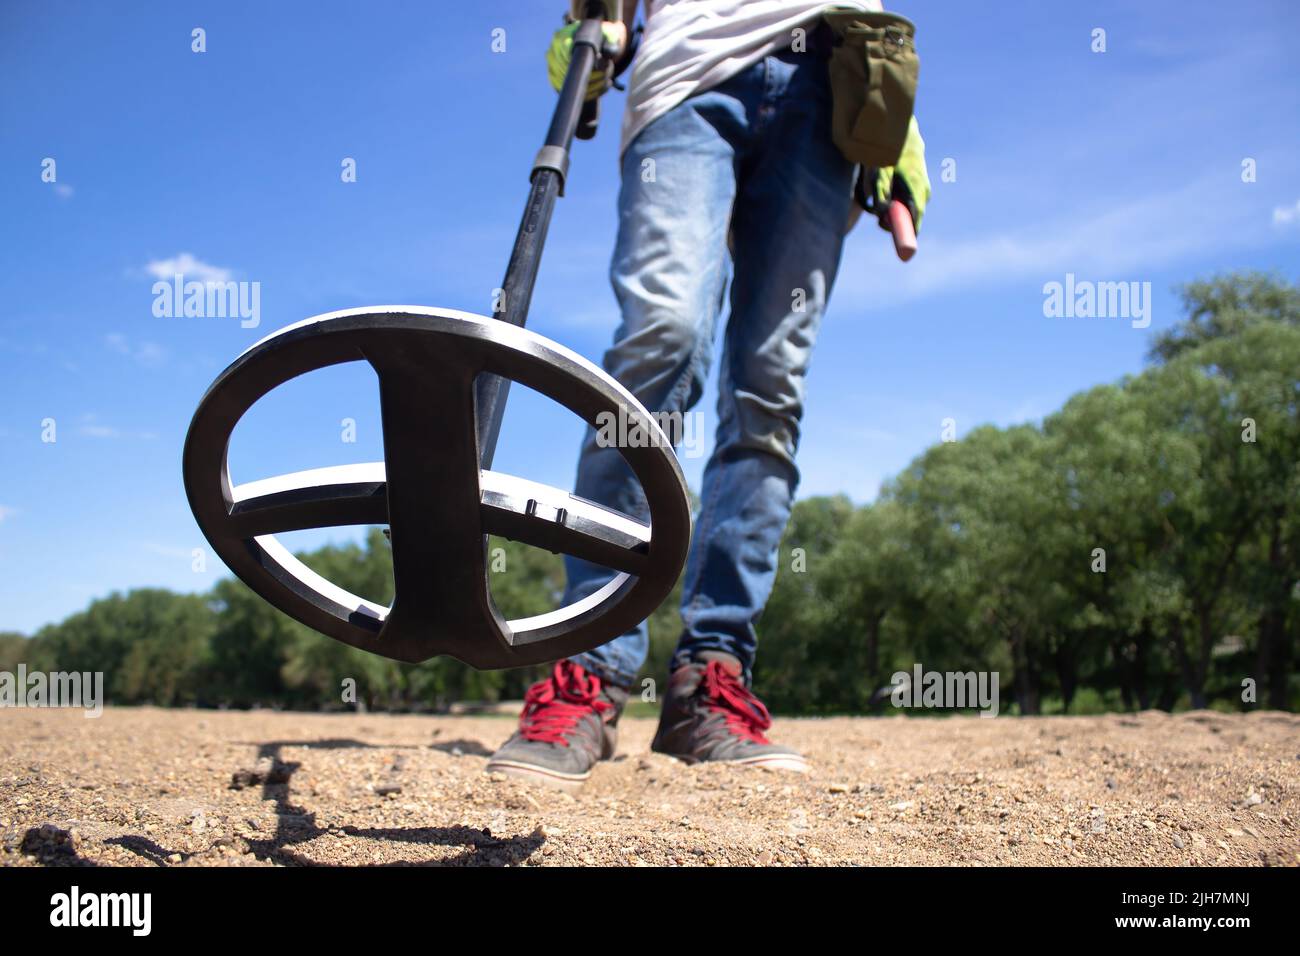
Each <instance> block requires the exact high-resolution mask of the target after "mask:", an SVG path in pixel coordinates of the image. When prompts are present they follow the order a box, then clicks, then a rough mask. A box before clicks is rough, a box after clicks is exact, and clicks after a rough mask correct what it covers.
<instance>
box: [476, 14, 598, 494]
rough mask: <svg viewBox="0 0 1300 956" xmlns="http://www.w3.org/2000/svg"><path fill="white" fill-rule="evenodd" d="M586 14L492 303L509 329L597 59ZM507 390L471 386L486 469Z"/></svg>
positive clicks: (494, 382) (524, 299)
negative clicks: (508, 260)
mask: <svg viewBox="0 0 1300 956" xmlns="http://www.w3.org/2000/svg"><path fill="white" fill-rule="evenodd" d="M586 12H587V16H586V18H585V19H584V20H583V21H582V23H581V25H580V26H579V27H578V30H577V33H576V34H574V37H573V56H572V58H571V59H570V61H569V72H568V73H567V74H566V76H565V78H564V86H563V87H562V88H561V89H560V99H559V102H558V103H556V105H555V113H554V115H553V116H552V117H551V128H550V129H549V130H548V131H547V133H546V143H545V145H543V146H542V148H541V150H540V151H539V152H538V154H537V159H536V161H535V162H534V163H533V171H532V176H531V179H532V187H531V188H530V189H529V191H528V205H527V206H525V207H524V216H523V219H522V220H521V221H520V223H519V231H518V233H516V234H515V245H514V248H513V249H512V250H511V252H510V263H509V265H507V266H506V277H505V280H504V281H503V282H502V283H501V297H500V299H499V301H498V302H497V308H496V310H495V317H496V318H498V319H500V320H501V321H503V322H509V323H510V324H511V325H518V326H523V324H524V323H525V322H526V321H527V319H528V306H529V303H530V302H531V301H532V298H533V286H534V284H535V283H536V282H537V268H538V266H539V265H540V263H541V259H542V246H543V244H544V243H545V242H546V230H547V229H548V228H549V226H550V224H551V213H552V212H554V210H555V200H556V197H557V196H559V195H561V194H562V193H563V192H564V178H565V176H566V174H567V173H568V167H569V147H570V146H571V145H573V136H574V133H575V132H576V131H577V129H578V122H579V119H580V117H581V116H582V113H583V101H584V100H585V99H586V94H587V83H588V81H589V80H590V78H591V71H592V70H593V69H594V68H595V65H596V59H597V57H598V56H599V51H600V46H601V42H602V35H601V19H602V13H603V5H602V4H601V3H599V2H594V3H590V4H588V6H587V11H586ZM509 389H510V381H509V380H508V379H503V378H499V377H497V376H495V375H486V374H484V375H480V376H479V379H478V383H477V385H476V386H475V403H476V409H477V411H476V417H477V428H478V440H479V458H480V464H481V467H483V468H484V469H490V468H491V467H492V457H493V455H494V454H495V452H496V446H497V437H498V436H499V435H500V432H501V417H502V415H503V414H504V413H505V407H506V397H507V395H508V393H509Z"/></svg>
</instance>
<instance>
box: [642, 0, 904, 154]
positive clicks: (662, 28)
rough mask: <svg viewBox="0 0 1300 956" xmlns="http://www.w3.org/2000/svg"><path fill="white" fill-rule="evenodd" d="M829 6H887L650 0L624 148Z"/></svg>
mask: <svg viewBox="0 0 1300 956" xmlns="http://www.w3.org/2000/svg"><path fill="white" fill-rule="evenodd" d="M831 6H843V7H857V8H858V9H859V10H880V9H881V6H880V0H837V2H832V3H828V2H827V0H645V32H644V33H643V34H642V36H641V47H640V49H639V50H638V51H637V54H636V62H635V64H633V67H632V78H631V81H630V82H629V83H628V90H627V107H626V109H625V110H624V111H623V142H622V145H621V146H620V147H619V154H620V155H622V153H623V152H624V151H625V150H626V149H627V147H628V144H629V143H631V142H632V140H633V139H635V138H636V134H637V133H639V132H641V130H643V129H644V128H645V127H646V124H648V123H649V122H650V121H651V120H654V119H656V118H658V117H660V116H662V115H663V114H664V113H667V112H668V111H669V110H670V109H672V108H673V107H674V106H676V105H677V104H678V103H680V102H681V101H682V100H684V99H686V98H687V97H688V96H691V95H692V94H694V93H699V92H701V91H702V90H707V89H709V88H710V87H714V86H717V85H718V84H719V83H722V82H723V81H724V80H727V79H730V78H731V77H733V76H735V75H736V74H737V73H739V72H740V71H741V70H743V69H744V68H745V67H747V66H749V65H750V64H751V63H756V62H758V61H759V60H761V59H762V58H763V57H765V56H767V55H768V54H769V53H772V52H774V51H776V50H779V49H783V48H784V47H787V46H789V45H790V42H791V39H792V34H791V31H792V30H794V29H795V28H796V27H799V26H803V27H805V28H810V27H811V26H812V23H811V21H813V20H814V19H815V18H816V17H817V16H818V15H819V14H820V13H821V12H822V11H823V10H824V9H826V8H827V7H831Z"/></svg>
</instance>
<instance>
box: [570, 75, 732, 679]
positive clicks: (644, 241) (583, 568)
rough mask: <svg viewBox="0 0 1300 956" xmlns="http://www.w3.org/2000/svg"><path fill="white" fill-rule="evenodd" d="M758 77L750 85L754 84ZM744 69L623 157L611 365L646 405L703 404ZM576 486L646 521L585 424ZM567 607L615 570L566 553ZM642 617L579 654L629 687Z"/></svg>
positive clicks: (611, 453)
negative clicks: (618, 313) (617, 312)
mask: <svg viewBox="0 0 1300 956" xmlns="http://www.w3.org/2000/svg"><path fill="white" fill-rule="evenodd" d="M751 85H752V84H751ZM743 90H744V74H742V76H741V77H739V78H737V80H736V81H733V82H731V83H727V84H723V85H722V86H721V87H719V88H718V89H716V90H712V91H709V92H706V93H703V94H701V95H699V96H696V97H692V98H691V99H689V100H687V101H685V102H684V103H682V104H681V105H679V106H677V107H676V108H675V109H673V110H671V111H670V112H669V113H667V114H665V115H664V116H662V117H660V118H659V119H657V120H655V121H654V122H653V123H651V124H650V125H649V126H647V127H646V129H645V130H643V131H642V133H641V134H640V135H639V136H638V137H637V138H636V139H635V140H634V141H633V142H632V144H631V145H630V146H629V147H628V150H627V152H626V153H625V154H624V156H623V164H622V177H623V178H622V188H621V190H620V193H619V203H618V208H619V228H618V242H617V246H616V248H615V250H614V256H613V260H612V262H611V265H610V280H611V283H612V285H613V287H614V293H615V295H616V297H617V299H618V303H619V307H620V309H621V310H622V324H621V325H620V326H619V328H618V330H617V332H616V333H615V336H614V344H613V346H612V347H611V348H610V349H609V351H607V352H606V353H605V358H604V368H605V370H606V371H607V372H609V373H610V374H611V375H613V376H614V377H615V378H616V379H618V380H619V381H620V382H621V383H622V384H623V385H624V386H625V387H626V388H627V389H628V390H629V391H630V392H632V394H633V395H635V396H636V398H637V400H638V401H640V402H641V404H642V405H644V406H645V407H646V408H647V409H648V410H649V411H651V412H652V413H653V412H662V411H666V412H676V413H684V412H686V411H687V410H689V409H690V408H691V407H692V406H693V405H695V403H696V402H698V401H699V398H700V395H701V393H702V392H703V388H704V378H705V375H706V374H707V372H708V366H709V361H710V357H711V355H710V353H711V348H712V340H713V329H714V323H715V321H716V318H717V314H718V311H719V309H720V308H721V304H722V295H723V291H724V288H725V284H726V272H727V222H728V219H729V216H730V212H731V207H732V201H733V199H734V197H735V189H736V178H735V176H736V174H735V162H736V144H737V143H738V142H739V141H740V140H741V139H742V138H743V130H744V126H743V123H744V116H745V113H746V110H745V106H744V104H743V103H742V102H741V100H742V99H743ZM574 493H575V494H577V495H579V496H581V497H583V498H587V499H589V500H591V501H595V502H597V503H598V504H602V505H605V506H606V507H609V508H613V509H615V510H617V511H621V512H623V513H625V514H629V515H632V516H634V517H637V518H640V519H641V520H648V517H649V514H648V510H647V507H646V501H645V496H644V493H643V492H642V489H641V486H640V484H639V483H638V482H637V481H636V479H635V477H634V476H633V475H632V472H631V470H630V469H629V468H628V467H627V464H626V463H625V462H624V460H623V456H622V455H621V454H620V452H619V450H618V449H617V448H614V447H602V445H601V444H600V443H599V442H598V441H597V435H596V432H595V431H594V430H592V429H588V431H587V434H586V436H585V438H584V441H583V445H582V453H581V456H580V459H579V463H578V477H577V482H576V486H575V489H574ZM565 568H566V572H567V576H568V585H567V590H566V593H565V598H564V600H565V603H570V602H572V601H575V600H579V599H581V598H583V597H585V596H587V595H588V594H590V593H592V592H593V591H595V590H597V589H599V588H600V587H602V586H604V584H605V583H606V582H608V581H609V580H610V578H611V577H612V575H613V573H614V572H612V571H610V570H609V569H606V568H602V567H599V566H597V565H594V564H591V563H590V562H587V561H583V560H580V559H577V558H573V557H567V558H566V559H565ZM647 648H648V634H647V629H646V625H645V623H644V622H642V623H641V624H640V625H639V626H638V627H637V628H635V629H633V630H632V631H630V632H629V633H627V634H624V635H622V636H621V637H618V638H616V639H614V640H612V641H610V642H609V643H608V644H605V645H603V646H601V647H598V648H596V649H595V650H592V651H589V652H587V653H585V654H581V655H578V656H577V657H575V658H573V660H574V661H576V662H577V663H579V664H581V665H582V666H583V667H584V668H586V669H587V670H589V671H592V672H594V673H596V674H597V675H598V676H600V677H601V678H603V679H604V680H607V681H610V682H612V683H614V684H617V685H620V686H623V687H626V686H628V685H630V684H631V683H632V681H633V680H634V679H635V677H636V673H637V671H638V670H639V669H640V667H641V664H642V663H643V662H644V660H645V656H646V651H647Z"/></svg>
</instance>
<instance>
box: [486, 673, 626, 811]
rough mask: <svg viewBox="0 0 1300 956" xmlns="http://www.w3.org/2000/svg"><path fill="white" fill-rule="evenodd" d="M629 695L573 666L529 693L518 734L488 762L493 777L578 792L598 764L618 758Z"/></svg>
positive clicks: (520, 719) (532, 688) (554, 674)
mask: <svg viewBox="0 0 1300 956" xmlns="http://www.w3.org/2000/svg"><path fill="white" fill-rule="evenodd" d="M626 703H627V691H626V690H623V689H622V688H620V687H611V686H610V685H608V684H606V683H604V682H603V681H602V680H601V679H600V678H599V677H597V676H596V675H595V674H589V673H588V672H587V671H586V670H585V669H584V668H583V667H582V666H581V665H579V664H575V663H574V662H573V661H568V660H565V661H560V662H559V663H558V664H556V665H555V669H554V670H553V671H552V672H551V676H550V677H548V678H546V679H545V680H540V681H538V682H537V683H536V684H534V685H533V686H532V687H530V688H528V693H527V694H526V695H525V696H524V712H523V713H522V714H521V715H520V717H519V729H518V730H517V731H515V733H514V735H513V736H512V737H511V738H510V739H509V740H507V741H506V742H505V743H504V744H503V745H502V747H501V749H500V750H498V751H497V752H496V753H494V754H493V755H492V757H491V758H490V759H489V760H488V762H487V768H486V769H487V772H488V773H504V774H507V775H509V776H512V777H518V778H521V779H526V780H531V781H534V782H537V783H544V784H548V785H549V786H553V787H559V788H560V789H562V790H576V789H577V788H578V787H580V786H582V784H583V783H584V782H585V781H586V779H587V778H588V777H590V776H591V768H592V767H593V766H595V764H596V761H597V760H608V759H609V758H610V757H612V756H614V745H615V743H616V742H617V740H618V717H619V714H621V713H622V712H623V705H624V704H626Z"/></svg>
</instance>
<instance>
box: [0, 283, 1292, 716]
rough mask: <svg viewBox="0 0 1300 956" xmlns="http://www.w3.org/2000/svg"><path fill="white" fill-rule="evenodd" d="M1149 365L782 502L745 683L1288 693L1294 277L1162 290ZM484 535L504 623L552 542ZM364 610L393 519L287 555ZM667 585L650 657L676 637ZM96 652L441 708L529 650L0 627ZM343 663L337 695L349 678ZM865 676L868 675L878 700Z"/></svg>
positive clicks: (213, 613) (1034, 699)
mask: <svg viewBox="0 0 1300 956" xmlns="http://www.w3.org/2000/svg"><path fill="white" fill-rule="evenodd" d="M1180 292H1181V298H1182V301H1183V304H1184V307H1185V310H1186V319H1185V321H1183V322H1182V323H1180V324H1179V325H1177V326H1176V327H1174V328H1172V329H1170V330H1168V331H1166V332H1164V333H1162V334H1160V335H1158V336H1157V337H1156V338H1155V339H1154V341H1153V344H1152V347H1151V352H1150V360H1149V363H1148V366H1147V367H1146V368H1145V369H1144V370H1143V371H1142V372H1141V373H1140V374H1137V375H1133V376H1129V377H1127V378H1125V379H1123V380H1122V381H1120V382H1117V383H1114V384H1108V385H1101V386H1098V387H1096V388H1092V389H1089V390H1087V391H1085V392H1082V393H1080V394H1077V395H1075V396H1073V397H1072V398H1071V399H1070V400H1069V401H1068V402H1067V403H1066V404H1065V406H1064V407H1063V408H1061V409H1060V410H1059V411H1057V412H1055V413H1054V414H1052V415H1049V416H1048V417H1047V418H1046V419H1044V420H1043V422H1042V423H1041V424H1025V425H1016V426H1012V427H1009V428H996V427H992V426H985V427H980V428H976V429H974V430H973V431H971V432H969V433H968V434H966V435H965V436H964V437H963V438H961V439H960V440H952V441H942V442H939V443H938V444H936V445H934V446H932V447H930V448H929V449H927V450H926V451H925V452H923V453H922V454H921V455H919V456H918V457H917V458H916V459H915V460H914V461H913V462H912V463H911V464H910V465H909V466H908V468H907V469H906V470H905V471H904V472H903V473H902V474H900V475H898V476H897V477H896V478H894V479H893V480H892V481H890V482H889V483H888V484H887V485H886V486H885V487H884V488H883V489H882V491H881V493H880V495H879V496H878V497H877V499H876V500H875V501H874V502H872V503H871V504H867V505H861V506H857V505H854V504H853V503H852V502H851V501H850V500H849V499H848V498H846V497H819V498H809V499H805V500H802V501H800V502H799V503H798V504H797V505H796V506H795V509H794V513H793V516H792V518H791V522H790V525H789V528H788V529H787V532H786V536H785V539H784V541H783V543H782V547H781V567H780V571H779V573H778V577H777V583H776V588H775V591H774V593H773V595H772V599H771V601H770V602H769V604H768V607H767V609H766V611H765V612H764V614H763V617H762V618H761V620H760V621H759V624H758V632H759V655H758V661H757V665H756V667H755V685H756V687H757V688H758V690H759V692H760V694H761V695H762V696H763V697H764V699H765V700H766V701H767V702H768V703H769V705H770V706H771V707H772V708H773V709H774V710H776V711H778V712H781V713H787V714H829V713H864V712H870V711H872V710H878V709H880V708H881V707H882V705H883V706H887V701H888V697H887V690H888V688H889V685H890V677H891V675H892V674H893V673H895V672H898V671H909V672H910V671H911V670H912V667H913V665H914V664H915V663H917V662H920V663H922V664H923V665H924V667H925V669H926V670H937V671H962V672H967V671H997V672H998V673H999V674H1000V675H1001V687H1002V693H1003V698H1004V703H1003V708H1002V709H1003V712H1012V713H1021V714H1037V713H1052V712H1073V713H1080V712H1096V711H1102V710H1120V709H1124V710H1130V709H1146V708H1151V707H1158V708H1162V709H1174V708H1177V707H1206V706H1214V707H1220V708H1227V709H1242V708H1248V707H1252V706H1267V707H1272V708H1284V709H1293V708H1294V707H1295V706H1296V704H1297V702H1298V701H1300V692H1298V689H1297V686H1296V685H1297V682H1296V679H1295V675H1294V658H1295V645H1296V635H1297V632H1300V289H1298V288H1297V287H1296V286H1294V285H1291V284H1289V283H1287V282H1285V281H1283V280H1281V279H1279V278H1277V277H1275V276H1269V275H1261V274H1256V273H1238V274H1230V275H1225V276H1219V277H1214V278H1211V279H1207V280H1203V281H1198V282H1193V283H1189V284H1188V285H1186V286H1184V287H1183V288H1182V289H1181V290H1180ZM489 547H491V548H493V549H495V548H500V549H501V550H500V551H499V552H496V551H494V554H495V555H496V558H497V560H495V561H494V562H493V564H494V565H495V566H496V567H498V568H500V569H501V570H499V571H496V572H494V573H493V574H492V575H491V579H490V585H491V588H492V594H493V597H494V600H496V602H497V604H498V606H499V607H500V608H501V609H502V611H503V613H505V614H506V615H507V616H508V617H519V616H526V615H531V614H537V613H541V612H543V611H546V610H549V609H550V608H551V607H554V606H555V604H556V602H557V601H558V599H559V597H560V593H561V590H562V587H563V569H562V566H561V564H560V559H559V558H557V557H556V556H554V555H551V554H549V553H546V552H539V551H537V550H535V549H532V548H528V547H524V546H521V545H518V544H516V543H514V542H509V541H498V540H495V539H494V540H492V541H490V542H489ZM301 557H302V558H303V559H304V561H305V562H306V563H307V564H308V565H309V566H310V567H312V568H313V569H314V570H316V571H317V572H319V573H321V574H323V575H324V576H325V577H327V578H329V579H330V580H333V581H336V582H337V583H339V584H340V585H342V586H343V587H345V588H347V589H348V590H350V591H352V592H354V593H356V594H360V595H362V596H364V597H366V598H369V599H371V600H374V601H378V602H381V603H385V604H386V603H388V602H390V601H391V599H392V570H391V556H390V551H389V547H388V543H387V540H386V539H385V537H384V535H383V534H382V532H381V531H380V530H379V529H372V530H371V531H370V532H369V533H368V536H367V537H366V538H365V540H364V541H363V542H362V543H359V544H346V545H335V546H329V547H325V548H322V549H319V550H316V551H313V552H310V553H307V554H304V555H302V556H301ZM676 607H677V594H676V593H674V595H672V596H671V597H670V598H669V599H668V601H666V602H665V603H664V605H663V606H662V607H661V608H660V609H659V610H658V611H657V612H656V613H655V615H654V616H653V617H652V619H651V622H650V631H651V642H650V643H651V652H650V657H649V660H648V661H647V663H646V667H645V669H644V671H643V676H644V677H647V678H651V679H654V680H656V681H659V682H660V684H661V685H662V682H663V680H664V679H665V678H666V676H667V663H668V659H669V657H670V656H671V653H672V649H673V646H674V644H675V642H676V639H677V635H678V631H679V627H680V621H679V619H678V616H677V611H676ZM19 661H22V662H25V663H27V665H28V667H29V668H34V669H41V670H79V671H88V670H89V671H96V670H98V671H103V672H104V674H105V686H106V696H107V697H108V700H109V701H110V702H111V703H117V704H133V703H155V704H160V705H189V704H197V705H203V706H234V707H246V706H254V705H262V706H280V707H291V708H338V707H344V706H361V707H366V708H371V709H397V710H421V709H433V710H441V709H445V708H446V707H448V706H450V705H451V704H452V703H454V702H456V701H464V700H495V699H517V698H519V697H522V696H523V692H524V690H525V689H526V687H527V686H528V684H529V683H531V681H533V680H534V679H536V678H537V676H538V675H539V674H540V673H541V672H542V671H543V669H542V668H525V669H520V670H515V671H491V672H478V671H474V670H473V669H471V668H468V667H465V666H464V665H461V664H459V663H458V662H456V661H453V660H450V659H437V660H433V661H429V662H426V663H424V664H421V665H403V664H398V663H395V662H392V661H388V660H385V659H382V658H379V657H376V656H373V655H370V654H365V653H363V652H360V651H356V650H354V649H352V648H349V647H346V646H345V645H342V644H339V643H337V642H335V641H331V640H329V639H327V638H324V637H322V636H320V635H318V634H316V633H315V632H313V631H311V630H310V629H308V628H305V627H303V626H302V625H300V624H297V623H296V622H294V621H292V620H290V619H289V618H287V617H285V616H284V615H283V614H281V613H279V612H278V611H275V610H274V609H272V608H271V607H270V606H269V605H267V604H266V603H265V602H263V601H262V600H261V599H260V598H258V597H257V596H256V595H254V594H253V593H252V592H251V591H249V590H248V588H247V587H245V586H244V585H243V584H242V583H241V582H239V581H238V580H236V579H233V578H228V579H224V580H222V581H220V582H219V583H218V584H217V585H216V586H215V587H214V588H213V589H212V590H211V591H210V592H209V593H206V594H198V595H192V594H176V593H172V592H169V591H165V590H159V589H139V590H134V591H131V592H129V593H126V594H116V593H115V594H112V595H110V596H109V597H107V598H104V599H101V600H97V601H95V602H93V603H92V604H91V605H90V606H89V607H88V608H86V610H84V611H81V612H79V613H77V614H74V615H72V616H70V617H68V618H67V619H65V620H63V621H61V622H59V623H57V624H51V625H49V626H47V627H44V628H42V629H41V630H40V631H39V632H38V633H37V634H36V635H35V636H34V637H30V638H28V637H24V636H22V635H19V634H12V633H10V634H0V670H11V671H12V670H13V669H14V668H15V667H16V665H17V663H18V662H19ZM349 679H350V680H351V681H354V682H355V696H356V702H355V704H354V703H353V702H352V701H351V700H350V699H349V700H345V696H344V690H345V684H344V681H345V680H349ZM882 689H883V690H884V691H886V693H885V694H884V695H883V696H882Z"/></svg>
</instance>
